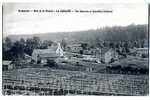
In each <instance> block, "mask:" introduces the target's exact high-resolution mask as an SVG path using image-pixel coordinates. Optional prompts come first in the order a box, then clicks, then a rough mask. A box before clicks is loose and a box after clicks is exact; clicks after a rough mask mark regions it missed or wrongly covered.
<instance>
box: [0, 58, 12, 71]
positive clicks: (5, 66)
mask: <svg viewBox="0 0 150 100" xmlns="http://www.w3.org/2000/svg"><path fill="white" fill-rule="evenodd" d="M10 69H13V63H12V61H9V60H4V61H3V68H2V70H3V71H6V70H10Z"/></svg>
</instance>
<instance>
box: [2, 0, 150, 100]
mask: <svg viewBox="0 0 150 100" xmlns="http://www.w3.org/2000/svg"><path fill="white" fill-rule="evenodd" d="M3 2H49V3H50V2H56V3H57V2H73V3H144V4H145V3H146V4H148V3H150V2H149V0H1V1H0V6H1V7H0V19H2V3H3ZM0 26H1V27H0V32H1V34H0V47H1V48H0V65H1V67H0V68H1V69H2V20H0ZM1 69H0V95H1V97H0V100H3V99H6V100H10V99H11V100H12V99H15V100H20V99H21V100H27V99H32V100H33V99H36V100H41V99H51V100H62V99H64V100H66V99H67V100H77V99H85V100H91V99H93V100H95V99H97V100H150V96H136V97H135V96H2V94H1V91H2V89H1V86H2V77H1V76H2V71H1ZM149 90H150V89H149Z"/></svg>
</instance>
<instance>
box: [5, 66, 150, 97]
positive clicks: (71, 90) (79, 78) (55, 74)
mask: <svg viewBox="0 0 150 100" xmlns="http://www.w3.org/2000/svg"><path fill="white" fill-rule="evenodd" d="M2 76H3V77H2V79H3V84H2V85H3V95H135V96H136V95H148V90H149V87H148V84H149V83H148V75H123V74H105V73H103V74H102V73H90V72H81V71H68V70H61V69H59V70H57V69H51V68H48V67H43V68H41V67H37V68H36V67H34V68H33V67H32V66H30V67H28V68H23V69H14V70H9V71H3V74H2Z"/></svg>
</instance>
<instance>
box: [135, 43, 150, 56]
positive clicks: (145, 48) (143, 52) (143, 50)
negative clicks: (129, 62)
mask: <svg viewBox="0 0 150 100" xmlns="http://www.w3.org/2000/svg"><path fill="white" fill-rule="evenodd" d="M148 50H149V49H148V40H144V44H143V48H135V52H136V55H137V56H140V57H147V58H148Z"/></svg>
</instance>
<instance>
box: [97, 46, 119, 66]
mask: <svg viewBox="0 0 150 100" xmlns="http://www.w3.org/2000/svg"><path fill="white" fill-rule="evenodd" d="M100 52H101V55H100V57H101V58H100V59H101V61H102V62H104V63H110V62H111V61H112V59H113V60H117V59H118V53H117V52H116V51H115V50H114V49H112V48H111V49H110V48H103V49H101V51H100Z"/></svg>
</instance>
